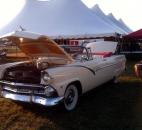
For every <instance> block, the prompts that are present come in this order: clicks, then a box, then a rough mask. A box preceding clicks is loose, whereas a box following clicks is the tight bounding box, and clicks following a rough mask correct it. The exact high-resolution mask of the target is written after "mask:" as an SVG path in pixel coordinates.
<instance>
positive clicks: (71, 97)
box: [64, 84, 78, 111]
mask: <svg viewBox="0 0 142 130" xmlns="http://www.w3.org/2000/svg"><path fill="white" fill-rule="evenodd" d="M77 102H78V89H77V87H76V86H75V85H73V84H71V85H69V86H68V87H67V89H66V91H65V94H64V107H65V109H66V110H67V111H72V110H73V109H74V108H75V107H76V105H77Z"/></svg>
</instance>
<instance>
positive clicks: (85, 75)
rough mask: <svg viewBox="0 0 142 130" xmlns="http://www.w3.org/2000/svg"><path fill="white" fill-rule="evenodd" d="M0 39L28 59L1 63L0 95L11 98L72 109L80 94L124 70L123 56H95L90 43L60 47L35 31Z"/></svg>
mask: <svg viewBox="0 0 142 130" xmlns="http://www.w3.org/2000/svg"><path fill="white" fill-rule="evenodd" d="M0 40H1V41H3V42H11V43H16V44H17V45H18V46H19V48H20V49H21V50H22V51H23V52H24V53H25V54H26V55H27V56H29V60H28V61H21V62H14V63H7V64H3V65H0V88H1V95H2V97H4V98H9V99H11V100H16V101H22V102H29V103H30V102H32V103H37V104H41V105H44V106H55V105H57V104H59V103H63V105H64V107H65V109H66V110H68V111H71V110H73V109H74V108H75V107H76V105H77V102H78V98H79V96H80V95H82V94H84V93H86V92H87V91H89V90H91V89H93V88H95V87H97V86H99V85H101V84H103V83H105V82H108V81H109V80H115V79H117V77H118V76H119V75H120V74H121V73H122V72H123V71H124V69H125V62H126V59H125V56H124V55H114V54H111V55H109V56H105V57H97V55H98V54H97V55H96V57H95V53H94V52H93V53H92V52H91V49H92V48H91V46H89V47H88V48H86V47H83V46H78V47H77V46H76V47H74V46H63V47H59V46H58V45H57V44H56V43H55V42H54V41H52V40H51V39H50V38H48V37H47V36H43V35H39V34H35V33H30V32H26V31H16V32H14V33H11V34H7V35H5V36H3V37H0ZM105 46H107V44H105ZM113 46H114V45H113ZM93 47H95V45H93ZM63 48H64V49H63ZM106 48H107V47H106ZM111 49H112V48H111ZM66 51H68V52H69V53H70V54H69V53H67V52H66ZM111 51H112V50H111ZM74 52H75V53H74ZM103 53H104V52H103ZM112 53H114V51H112ZM105 54H106V52H105ZM101 55H102V54H101Z"/></svg>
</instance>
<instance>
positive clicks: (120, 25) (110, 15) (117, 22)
mask: <svg viewBox="0 0 142 130" xmlns="http://www.w3.org/2000/svg"><path fill="white" fill-rule="evenodd" d="M108 18H109V19H110V20H111V21H112V22H113V23H114V24H116V25H117V26H119V27H120V28H122V29H124V30H125V31H126V32H127V33H130V31H129V30H128V29H126V28H125V27H124V26H122V24H121V23H120V22H119V21H118V20H117V19H116V18H115V17H114V16H113V14H112V13H110V14H108Z"/></svg>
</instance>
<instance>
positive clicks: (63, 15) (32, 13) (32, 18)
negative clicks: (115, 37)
mask: <svg viewBox="0 0 142 130" xmlns="http://www.w3.org/2000/svg"><path fill="white" fill-rule="evenodd" d="M20 26H21V27H22V28H24V29H25V30H27V31H32V32H36V33H40V34H43V35H48V36H54V37H55V36H56V37H62V36H73V35H74V36H75V35H79V36H81V35H92V34H97V35H99V34H111V33H112V34H115V32H116V30H115V29H113V28H112V27H111V26H110V25H109V24H107V23H106V22H104V21H103V20H102V19H100V18H99V17H98V16H97V15H96V14H94V13H93V12H92V11H90V9H89V8H87V7H86V6H85V5H84V4H83V3H82V2H81V0H50V1H38V0H26V4H25V6H24V8H23V9H22V11H21V12H20V13H19V15H18V16H17V17H16V18H15V19H13V21H12V22H10V23H9V24H8V25H7V26H5V27H4V28H3V29H1V30H0V35H3V34H6V33H9V32H12V31H15V30H17V29H18V28H19V27H20Z"/></svg>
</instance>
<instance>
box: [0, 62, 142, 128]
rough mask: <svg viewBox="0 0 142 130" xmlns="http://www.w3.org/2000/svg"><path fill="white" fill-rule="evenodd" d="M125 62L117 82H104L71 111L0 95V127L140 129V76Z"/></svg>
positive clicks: (141, 108) (141, 119)
mask: <svg viewBox="0 0 142 130" xmlns="http://www.w3.org/2000/svg"><path fill="white" fill-rule="evenodd" d="M135 62H136V61H133V62H129V63H128V65H127V71H126V72H125V73H124V74H123V75H122V76H121V77H120V82H119V83H118V84H115V85H114V84H104V85H103V86H100V87H98V88H96V89H94V90H93V91H91V92H89V93H87V94H85V95H84V96H82V97H81V98H80V101H79V103H78V106H77V108H76V109H75V110H74V111H73V112H69V113H68V112H65V111H63V110H62V107H61V106H58V107H53V108H47V107H42V106H38V105H35V104H26V103H19V102H13V101H11V100H8V99H3V98H0V130H72V129H74V130H110V129H111V130H125V129H126V130H133V129H136V130H137V129H138V130H141V129H142V79H141V78H137V77H135V75H134V72H133V65H134V63H135Z"/></svg>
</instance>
